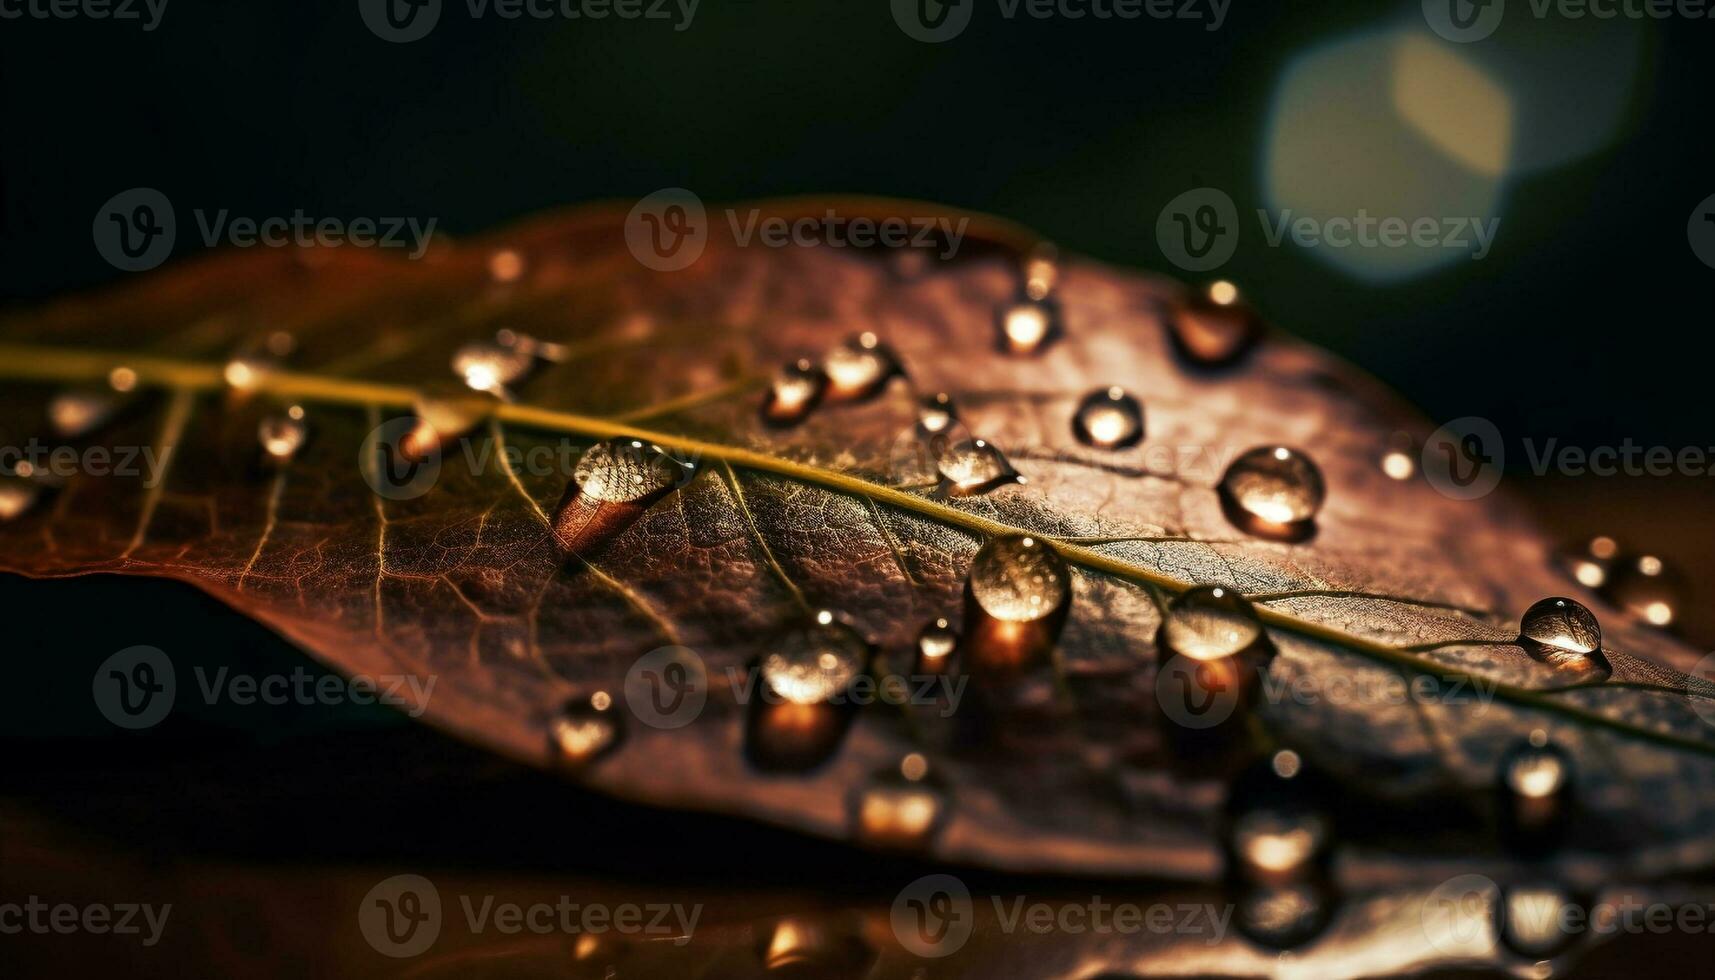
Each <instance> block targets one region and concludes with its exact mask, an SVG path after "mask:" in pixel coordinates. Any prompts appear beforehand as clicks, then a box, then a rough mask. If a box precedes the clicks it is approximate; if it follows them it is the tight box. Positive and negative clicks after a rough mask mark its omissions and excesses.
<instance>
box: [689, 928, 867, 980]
mask: <svg viewBox="0 0 1715 980" xmlns="http://www.w3.org/2000/svg"><path fill="white" fill-rule="evenodd" d="M757 957H758V958H759V959H760V960H761V961H762V967H763V969H764V970H765V971H766V972H767V973H768V975H769V976H770V977H781V978H799V977H801V978H803V980H859V978H861V977H863V976H864V975H866V974H867V973H868V972H869V967H870V965H871V964H872V963H873V962H874V961H875V953H874V952H873V951H872V950H871V949H870V947H869V944H868V943H867V942H865V941H864V939H863V929H862V925H861V923H859V922H857V921H854V920H852V919H850V918H848V917H844V916H818V917H811V916H788V917H786V918H784V919H781V920H780V921H778V922H776V923H774V925H773V927H772V928H770V929H768V930H767V931H766V932H765V934H764V936H763V939H762V942H761V943H760V944H759V946H758V948H757ZM717 972H720V971H717Z"/></svg>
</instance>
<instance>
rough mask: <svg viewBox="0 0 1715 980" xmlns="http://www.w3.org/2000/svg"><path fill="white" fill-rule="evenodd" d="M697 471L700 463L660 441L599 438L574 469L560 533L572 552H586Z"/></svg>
mask: <svg viewBox="0 0 1715 980" xmlns="http://www.w3.org/2000/svg"><path fill="white" fill-rule="evenodd" d="M694 473H695V467H694V466H692V465H691V464H689V463H684V462H681V461H679V460H677V459H674V458H673V457H672V456H670V455H668V454H667V453H666V452H664V451H663V450H662V449H661V448H660V447H659V446H653V445H647V444H645V443H642V442H639V441H637V440H635V439H610V440H608V441H606V442H599V443H596V444H595V445H594V446H591V447H590V448H589V449H587V450H585V451H584V453H583V455H582V456H580V457H579V458H578V465H577V466H576V467H574V468H573V469H572V482H571V484H570V485H569V486H567V487H566V492H565V494H564V495H563V496H562V497H561V500H560V504H559V506H558V507H557V508H556V509H555V512H554V522H553V523H554V536H555V538H556V539H557V540H558V541H559V543H560V546H561V548H562V549H563V550H565V551H566V552H567V553H568V554H574V555H583V554H586V553H588V552H590V551H592V550H594V549H596V548H598V547H600V546H601V545H602V544H604V543H606V542H607V541H608V540H609V539H610V538H612V537H613V536H614V535H616V534H618V533H619V532H621V531H623V530H625V529H626V528H628V527H630V526H631V525H632V524H633V523H635V522H636V521H637V519H638V518H639V517H641V516H643V513H644V511H646V510H648V509H649V507H650V505H651V504H653V503H655V501H657V500H659V499H660V498H661V497H663V496H665V495H666V494H667V493H668V492H669V491H671V490H673V489H674V488H675V487H679V486H683V485H684V484H685V483H686V482H688V481H689V480H690V478H691V476H692V475H693V474H694Z"/></svg>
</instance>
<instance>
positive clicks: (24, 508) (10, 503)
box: [0, 476, 43, 521]
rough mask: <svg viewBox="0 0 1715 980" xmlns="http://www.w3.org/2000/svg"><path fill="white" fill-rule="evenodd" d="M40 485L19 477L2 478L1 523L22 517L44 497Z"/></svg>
mask: <svg viewBox="0 0 1715 980" xmlns="http://www.w3.org/2000/svg"><path fill="white" fill-rule="evenodd" d="M42 493H43V489H42V485H41V484H40V483H37V482H36V481H34V480H27V479H24V478H22V477H18V476H0V521H11V520H16V519H17V518H19V517H22V516H23V515H24V514H25V513H27V512H28V511H29V510H30V508H31V507H34V506H35V505H36V501H37V500H40V499H41V497H42Z"/></svg>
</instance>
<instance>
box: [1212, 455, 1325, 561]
mask: <svg viewBox="0 0 1715 980" xmlns="http://www.w3.org/2000/svg"><path fill="white" fill-rule="evenodd" d="M1218 491H1219V494H1220V498H1221V505H1222V507H1223V508H1224V509H1225V510H1226V513H1227V516H1228V518H1229V519H1231V520H1232V521H1233V523H1234V524H1236V525H1238V527H1239V529H1240V530H1243V531H1245V532H1247V533H1250V534H1254V535H1256V536H1258V537H1265V538H1275V539H1279V540H1296V539H1299V538H1301V537H1303V536H1304V535H1305V534H1306V533H1308V531H1309V530H1310V529H1311V528H1312V526H1313V524H1314V522H1315V519H1316V513H1317V512H1318V511H1319V510H1321V509H1322V502H1323V500H1324V499H1325V498H1326V497H1327V488H1326V486H1325V485H1324V484H1323V482H1322V471H1321V470H1320V469H1318V468H1317V466H1316V464H1315V463H1314V462H1312V461H1311V459H1310V457H1309V456H1307V455H1305V454H1304V453H1303V452H1301V451H1299V450H1296V449H1289V448H1287V447H1285V446H1263V447H1259V448H1257V449H1252V450H1250V451H1249V452H1247V453H1245V454H1244V455H1242V456H1240V457H1239V458H1238V459H1235V460H1233V463H1232V465H1231V466H1228V467H1227V472H1226V473H1225V474H1223V475H1222V476H1221V483H1220V486H1219V488H1218Z"/></svg>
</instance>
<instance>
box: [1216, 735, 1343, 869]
mask: <svg viewBox="0 0 1715 980" xmlns="http://www.w3.org/2000/svg"><path fill="white" fill-rule="evenodd" d="M1328 795H1329V792H1328V788H1327V787H1326V785H1325V783H1324V780H1323V779H1322V778H1321V777H1320V776H1319V775H1318V774H1316V773H1313V772H1311V771H1310V770H1308V769H1307V768H1306V767H1305V765H1304V761H1303V759H1302V758H1301V757H1300V756H1299V755H1298V754H1297V753H1295V752H1291V751H1289V750H1288V751H1283V752H1277V753H1275V754H1274V756H1273V757H1271V758H1270V759H1268V760H1266V761H1264V762H1260V763H1257V764H1255V765H1253V766H1251V767H1250V768H1248V769H1246V770H1245V771H1244V772H1243V773H1242V774H1240V775H1239V776H1238V778H1236V779H1235V780H1234V781H1233V785H1232V787H1231V789H1230V790H1229V792H1228V797H1227V854H1228V862H1229V872H1230V873H1231V874H1232V875H1234V876H1236V877H1237V878H1239V879H1241V880H1244V881H1249V882H1265V883H1272V884H1283V883H1286V882H1289V881H1295V880H1303V879H1306V878H1308V877H1311V876H1313V875H1316V874H1319V873H1321V871H1323V870H1325V869H1326V867H1327V864H1328V858H1329V855H1330V851H1331V849H1332V847H1333V843H1334V839H1335V838H1334V819H1333V815H1332V813H1331V812H1330V810H1329V808H1328V805H1327V799H1328Z"/></svg>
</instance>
